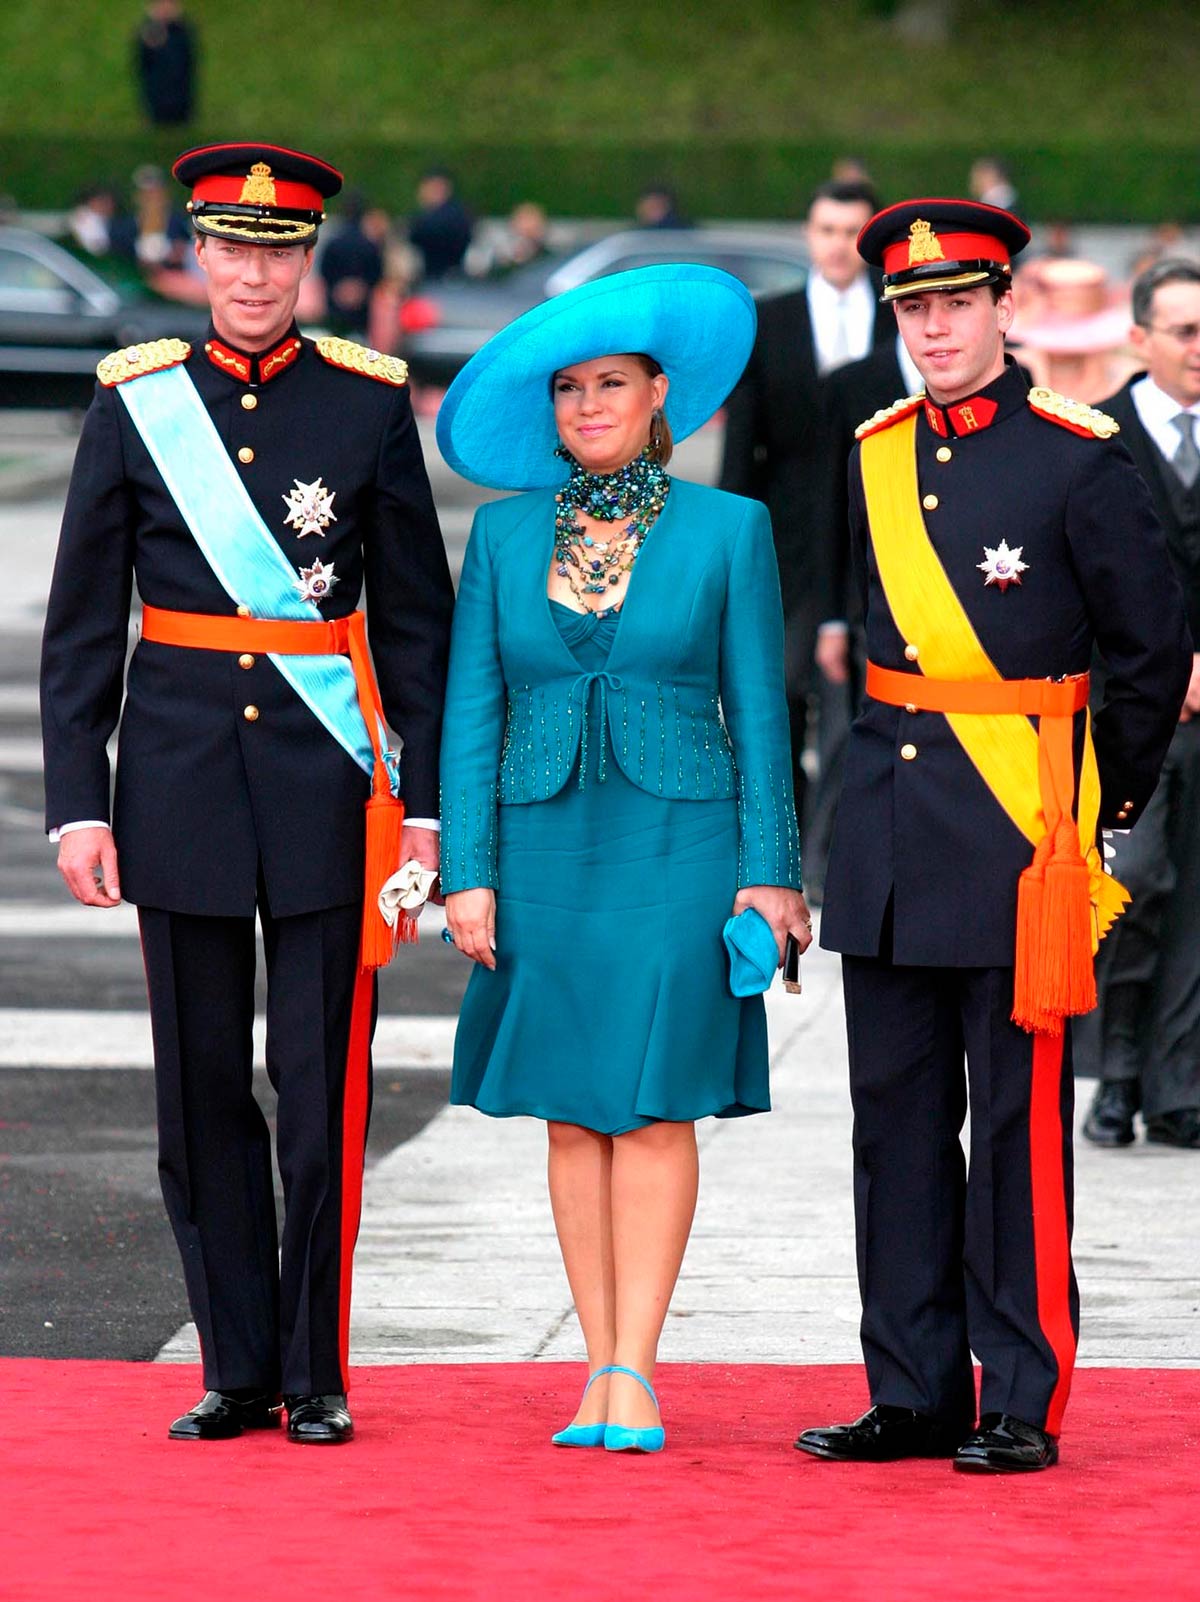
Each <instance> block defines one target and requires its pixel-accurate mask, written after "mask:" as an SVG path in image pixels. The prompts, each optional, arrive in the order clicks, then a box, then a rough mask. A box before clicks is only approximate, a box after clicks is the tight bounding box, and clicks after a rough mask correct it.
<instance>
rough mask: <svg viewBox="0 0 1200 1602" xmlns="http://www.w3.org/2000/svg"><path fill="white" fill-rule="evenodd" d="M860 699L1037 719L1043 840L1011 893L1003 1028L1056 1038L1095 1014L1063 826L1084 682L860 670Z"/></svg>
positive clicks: (1080, 859)
mask: <svg viewBox="0 0 1200 1602" xmlns="http://www.w3.org/2000/svg"><path fill="white" fill-rule="evenodd" d="M866 688H867V694H868V695H869V696H871V697H872V698H873V699H874V700H876V701H883V702H885V703H886V704H887V705H888V706H905V707H911V708H912V709H913V710H914V711H919V712H943V713H968V714H969V713H985V714H992V715H1001V716H1003V715H1006V714H1009V715H1014V716H1019V717H1036V718H1037V719H1038V789H1039V797H1040V801H1041V809H1042V813H1043V815H1044V817H1045V833H1044V834H1043V835H1042V837H1041V839H1040V840H1039V841H1038V842H1037V845H1036V846H1035V848H1034V854H1033V861H1032V862H1031V863H1030V865H1029V867H1027V868H1026V869H1025V871H1024V872H1023V873H1022V874H1021V878H1020V882H1019V885H1018V888H1017V944H1016V957H1015V967H1014V972H1013V1021H1014V1022H1015V1023H1017V1024H1020V1025H1021V1027H1022V1028H1024V1029H1027V1030H1030V1031H1031V1032H1033V1033H1037V1034H1052V1035H1057V1034H1060V1033H1061V1031H1062V1027H1063V1019H1064V1018H1066V1017H1070V1016H1073V1015H1075V1014H1078V1013H1082V1012H1088V1011H1090V1010H1091V1008H1092V1007H1094V1006H1095V1005H1096V980H1095V972H1094V968H1093V960H1092V959H1093V952H1094V949H1095V942H1094V939H1093V928H1092V924H1093V917H1094V914H1093V910H1092V904H1091V897H1090V890H1089V870H1088V865H1087V862H1086V861H1085V860H1084V856H1083V852H1082V850H1081V848H1080V840H1079V829H1078V826H1077V824H1076V822H1075V820H1074V817H1073V811H1072V809H1073V807H1074V802H1075V761H1074V724H1073V721H1072V720H1073V718H1074V716H1075V714H1076V713H1077V712H1082V711H1083V710H1084V708H1085V707H1086V706H1087V702H1088V689H1089V678H1088V675H1087V674H1086V673H1079V674H1075V675H1072V676H1071V677H1069V678H1064V679H1058V680H1055V679H999V680H986V681H978V682H976V681H973V680H957V679H931V678H926V677H925V676H924V675H923V674H920V673H899V672H896V671H894V670H893V669H891V668H882V667H879V666H878V665H877V664H876V663H874V662H868V664H867V685H866Z"/></svg>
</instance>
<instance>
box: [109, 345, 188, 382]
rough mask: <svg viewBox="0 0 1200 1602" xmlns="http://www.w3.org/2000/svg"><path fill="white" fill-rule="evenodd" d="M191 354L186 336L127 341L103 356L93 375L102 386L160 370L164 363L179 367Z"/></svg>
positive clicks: (165, 365) (166, 365)
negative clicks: (143, 341) (121, 348)
mask: <svg viewBox="0 0 1200 1602" xmlns="http://www.w3.org/2000/svg"><path fill="white" fill-rule="evenodd" d="M191 354H192V347H191V346H190V345H189V344H188V342H187V340H186V339H151V340H147V342H146V343H145V344H144V345H126V346H125V348H124V349H123V350H114V351H113V352H112V354H111V355H109V356H105V357H104V359H103V360H102V361H101V362H100V363H98V365H97V367H96V377H97V378H98V379H99V380H100V382H101V383H102V384H103V385H104V387H105V389H112V387H113V385H114V384H124V383H126V382H127V381H128V380H129V379H131V378H141V377H142V376H143V374H145V373H161V372H162V370H163V369H164V368H165V367H178V366H179V364H180V362H186V361H187V359H188V357H189V356H190V355H191Z"/></svg>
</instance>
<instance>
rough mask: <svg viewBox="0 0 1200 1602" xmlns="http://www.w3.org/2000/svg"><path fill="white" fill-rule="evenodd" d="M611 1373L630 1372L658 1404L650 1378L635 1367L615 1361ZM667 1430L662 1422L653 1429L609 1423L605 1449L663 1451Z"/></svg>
mask: <svg viewBox="0 0 1200 1602" xmlns="http://www.w3.org/2000/svg"><path fill="white" fill-rule="evenodd" d="M608 1372H609V1373H610V1374H628V1375H629V1377H630V1379H635V1380H637V1382H638V1384H639V1385H640V1386H641V1387H642V1389H643V1390H644V1391H645V1393H646V1395H647V1396H648V1397H649V1398H650V1400H651V1401H652V1402H653V1403H654V1405H655V1407H657V1406H658V1397H657V1396H655V1394H654V1390H653V1388H652V1387H651V1385H650V1382H649V1381H648V1380H645V1379H643V1378H642V1376H641V1375H640V1374H639V1373H638V1372H637V1370H636V1369H633V1368H622V1367H621V1365H620V1364H619V1363H614V1364H613V1366H612V1367H611V1368H610V1369H609V1370H608ZM666 1442H667V1436H666V1431H665V1430H664V1429H663V1427H662V1425H661V1424H655V1425H654V1427H653V1428H652V1429H646V1430H635V1429H630V1428H628V1426H626V1425H624V1424H608V1425H606V1426H605V1430H604V1450H605V1451H606V1452H661V1451H662V1449H663V1447H664V1446H665V1445H666Z"/></svg>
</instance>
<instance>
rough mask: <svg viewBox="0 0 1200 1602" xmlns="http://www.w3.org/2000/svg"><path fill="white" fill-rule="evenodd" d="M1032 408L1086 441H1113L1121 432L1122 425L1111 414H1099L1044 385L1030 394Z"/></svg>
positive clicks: (1080, 402) (1040, 415)
mask: <svg viewBox="0 0 1200 1602" xmlns="http://www.w3.org/2000/svg"><path fill="white" fill-rule="evenodd" d="M1029 404H1030V406H1031V407H1032V408H1033V410H1034V411H1035V412H1036V413H1037V414H1038V416H1039V417H1047V418H1049V420H1050V421H1051V422H1052V423H1057V424H1058V425H1059V427H1060V428H1069V429H1070V430H1071V432H1072V434H1082V435H1083V436H1084V438H1085V439H1111V438H1112V437H1113V435H1114V434H1119V433H1120V432H1121V425H1120V423H1118V422H1117V420H1116V418H1115V417H1109V415H1108V413H1107V412H1098V411H1097V410H1096V408H1095V407H1094V406H1088V405H1086V404H1085V403H1084V402H1083V401H1075V400H1068V399H1067V397H1066V396H1065V395H1060V394H1059V393H1058V392H1057V391H1056V390H1053V389H1043V388H1042V387H1041V386H1040V385H1039V386H1035V387H1034V388H1033V389H1031V390H1030V391H1029Z"/></svg>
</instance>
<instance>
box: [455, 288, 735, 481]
mask: <svg viewBox="0 0 1200 1602" xmlns="http://www.w3.org/2000/svg"><path fill="white" fill-rule="evenodd" d="M756 324H757V314H756V312H755V309H754V301H753V298H752V296H751V294H750V291H749V290H748V289H747V288H746V286H745V284H743V283H742V282H741V281H740V280H739V279H737V278H734V277H733V276H732V275H731V274H730V273H726V272H722V271H721V269H720V268H718V267H708V266H704V265H701V264H700V263H694V262H678V263H660V264H656V265H655V266H652V267H638V268H634V269H633V270H632V271H631V272H625V273H613V274H611V275H610V276H609V277H606V278H597V279H594V280H592V281H591V282H590V283H587V284H580V285H579V286H578V288H576V289H570V290H567V291H566V292H565V293H564V294H561V295H557V296H555V297H554V298H553V299H551V300H547V301H543V302H542V304H541V305H540V306H535V307H534V308H533V309H532V310H531V311H528V312H525V313H524V314H523V315H522V316H520V317H518V318H517V319H516V321H515V322H512V323H509V325H508V326H507V327H506V328H502V329H501V330H500V332H499V333H498V334H496V335H494V336H493V337H492V338H491V339H490V340H489V341H488V343H487V344H486V345H485V346H484V347H483V348H482V350H479V351H477V352H476V353H475V355H474V356H473V357H472V358H471V360H470V361H469V362H468V363H467V364H466V366H465V367H464V368H463V369H462V371H461V372H460V373H459V375H458V377H457V378H456V379H455V380H454V382H453V384H451V386H450V388H449V389H448V390H447V392H446V397H445V399H444V400H443V402H442V406H441V410H440V411H439V413H438V420H437V441H438V446H439V447H440V449H441V452H442V455H443V457H444V458H445V460H446V461H447V462H448V463H449V465H450V466H451V467H452V468H453V469H454V470H455V472H457V473H461V474H462V476H463V477H464V478H469V479H470V480H472V482H473V483H476V484H484V485H487V486H489V487H490V488H492V489H511V490H524V489H546V488H549V487H551V486H555V485H558V484H561V483H562V481H563V479H564V478H565V477H566V467H565V466H564V464H563V462H562V460H561V458H558V457H556V456H555V455H554V449H555V446H556V445H557V444H558V430H557V429H556V427H555V424H554V402H553V399H552V396H551V392H550V382H551V379H552V378H553V376H554V374H555V373H556V372H558V371H559V369H560V368H563V367H568V366H570V365H571V364H572V363H574V362H584V361H592V360H594V359H595V358H596V357H599V356H618V355H625V354H630V353H636V354H641V355H646V356H651V357H653V359H654V360H655V361H656V362H657V363H658V364H659V366H660V367H661V368H662V369H663V371H664V372H665V373H666V375H667V378H668V379H669V381H670V389H669V391H668V394H667V399H666V404H665V406H664V408H663V409H664V411H665V413H666V417H667V422H668V423H669V424H670V427H671V433H672V434H673V436H674V437H675V439H677V440H681V439H686V438H687V436H688V435H689V434H694V433H695V431H696V430H697V429H698V428H700V427H701V426H702V425H703V424H704V423H706V422H707V421H708V419H709V418H710V417H711V416H712V415H713V413H714V412H716V410H717V409H718V407H720V406H721V404H722V403H723V402H724V401H725V399H726V398H727V396H728V395H729V392H730V391H731V390H732V389H733V387H734V385H735V384H736V383H737V381H738V379H739V378H740V377H741V375H742V371H743V369H744V368H745V366H746V362H747V361H748V360H749V357H750V351H751V348H752V347H753V344H754V331H755V327H756Z"/></svg>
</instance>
